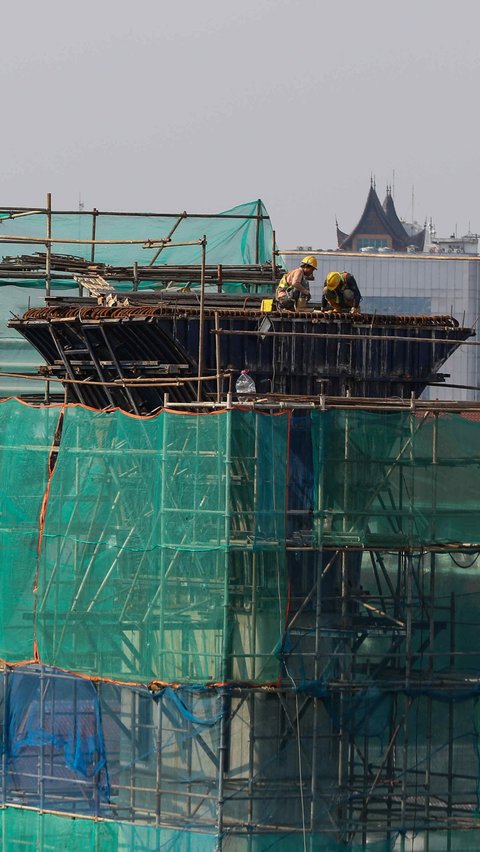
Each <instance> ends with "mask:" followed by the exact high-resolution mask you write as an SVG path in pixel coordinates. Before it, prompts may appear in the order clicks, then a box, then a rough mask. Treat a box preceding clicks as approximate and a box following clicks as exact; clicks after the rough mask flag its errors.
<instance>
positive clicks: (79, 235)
mask: <svg viewBox="0 0 480 852" xmlns="http://www.w3.org/2000/svg"><path fill="white" fill-rule="evenodd" d="M255 217H261V218H255ZM93 222H95V232H94V238H95V239H96V240H112V241H113V240H126V241H128V240H137V241H138V240H141V241H145V242H146V241H147V240H160V239H162V238H164V237H166V236H167V235H168V234H169V233H170V232H171V231H172V229H173V228H174V226H175V225H176V224H177V223H178V226H177V227H176V228H175V231H174V233H173V234H172V237H171V239H172V242H176V243H185V242H194V241H196V240H201V239H202V238H203V237H204V236H205V237H206V238H207V248H206V262H207V263H208V264H228V265H231V266H236V265H243V264H255V263H260V264H264V263H267V262H269V261H271V259H272V233H273V232H272V225H271V221H270V218H269V216H268V212H267V210H266V208H265V205H264V204H263V202H262V201H261V200H260V199H258V200H256V201H251V202H247V203H245V204H239V205H237V206H236V207H232V208H231V209H230V210H224V211H223V212H222V213H218V214H215V215H211V216H204V217H202V216H201V215H195V216H188V215H187V216H186V217H185V218H180V214H177V213H174V214H169V215H153V214H151V215H141V214H136V215H131V214H128V213H125V214H115V215H113V214H108V213H101V212H100V213H96V214H95V215H93V214H91V213H90V214H89V213H62V212H58V213H53V214H52V231H51V233H52V237H53V238H54V239H55V238H56V239H62V240H68V239H74V240H87V241H88V240H91V239H92V234H93ZM46 233H47V218H46V214H45V213H34V214H32V215H29V216H24V217H22V218H14V219H3V220H2V223H1V227H0V237H2V236H4V237H7V236H8V237H16V236H18V237H44V236H45V235H46ZM44 251H45V246H44V245H42V244H33V243H30V244H29V243H28V242H23V241H22V242H18V243H6V242H5V243H2V241H1V240H0V256H3V257H14V256H16V255H25V254H34V253H35V252H44ZM52 251H53V252H54V253H56V254H69V255H75V256H76V257H83V258H84V259H85V260H90V259H91V252H92V248H91V245H86V244H85V245H79V244H75V243H68V242H66V243H54V244H53V247H52ZM157 254H158V246H157V247H156V248H143V247H142V245H139V244H137V245H96V246H95V255H94V259H95V262H97V263H106V264H110V265H113V266H133V264H134V263H135V262H136V263H138V264H139V265H142V266H148V265H149V264H150V263H151V262H152V261H154V264H155V265H157V266H163V265H166V264H174V265H180V266H183V265H198V264H199V263H200V262H201V248H200V246H179V247H176V248H175V247H173V248H172V247H171V248H164V249H163V250H162V251H161V252H160V254H158V257H156V255H157ZM14 278H15V276H14V275H13V274H12V280H13V279H14ZM3 283H6V281H5V279H3V280H2V284H3ZM8 283H12V282H11V281H9V282H8ZM15 283H16V284H19V285H20V286H23V287H38V286H42V285H43V286H44V279H42V280H39V279H35V277H34V276H32V278H31V279H30V278H29V279H27V278H25V279H22V280H21V281H18V280H16V281H15ZM64 284H66V285H68V286H70V287H71V281H70V282H68V281H66V282H64ZM61 285H62V282H58V281H55V282H54V283H53V285H52V286H53V287H54V288H55V287H59V286H61Z"/></svg>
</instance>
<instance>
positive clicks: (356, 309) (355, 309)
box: [350, 308, 360, 314]
mask: <svg viewBox="0 0 480 852" xmlns="http://www.w3.org/2000/svg"><path fill="white" fill-rule="evenodd" d="M350 313H351V314H359V313H360V308H350Z"/></svg>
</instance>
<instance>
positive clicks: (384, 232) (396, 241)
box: [337, 181, 425, 251]
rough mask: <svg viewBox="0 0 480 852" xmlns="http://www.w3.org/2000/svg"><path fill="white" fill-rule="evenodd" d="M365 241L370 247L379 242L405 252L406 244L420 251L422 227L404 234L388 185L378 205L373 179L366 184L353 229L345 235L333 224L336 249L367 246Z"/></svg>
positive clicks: (423, 240) (352, 249)
mask: <svg viewBox="0 0 480 852" xmlns="http://www.w3.org/2000/svg"><path fill="white" fill-rule="evenodd" d="M369 240H371V243H372V246H374V247H375V246H378V245H379V244H382V245H383V246H384V247H385V248H390V249H392V250H393V251H406V250H407V248H408V247H409V246H414V247H415V249H416V250H417V251H422V250H423V245H424V242H425V228H423V229H422V230H420V231H418V232H417V233H415V234H413V235H410V234H408V233H407V231H406V230H405V228H404V226H403V225H402V223H401V221H400V219H399V218H398V216H397V211H396V210H395V204H394V202H393V196H392V193H391V190H390V188H389V187H387V194H386V197H385V201H384V202H383V205H382V204H381V203H380V199H379V197H378V195H377V193H376V189H375V184H374V183H373V181H371V183H370V191H369V193H368V196H367V201H366V204H365V208H364V210H363V213H362V215H361V217H360V220H359V222H358V224H357V225H356V226H355V228H354V229H353V231H352V232H351V233H350V234H346V233H345V232H344V231H341V230H340V228H339V227H338V223H337V242H338V248H339V249H342V250H343V251H359V250H360V249H361V248H364V247H366V246H368V243H369Z"/></svg>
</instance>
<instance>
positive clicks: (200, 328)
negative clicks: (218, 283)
mask: <svg viewBox="0 0 480 852" xmlns="http://www.w3.org/2000/svg"><path fill="white" fill-rule="evenodd" d="M201 245H202V265H201V269H200V316H199V320H198V383H197V402H200V400H201V398H202V383H201V380H200V379H201V375H202V372H203V333H204V328H203V326H204V322H205V267H206V255H207V238H206V236H205V234H204V235H203V237H202V241H201Z"/></svg>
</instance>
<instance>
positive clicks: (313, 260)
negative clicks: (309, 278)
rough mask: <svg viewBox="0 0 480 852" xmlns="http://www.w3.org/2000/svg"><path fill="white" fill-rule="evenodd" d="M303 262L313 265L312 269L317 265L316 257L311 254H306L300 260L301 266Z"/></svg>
mask: <svg viewBox="0 0 480 852" xmlns="http://www.w3.org/2000/svg"><path fill="white" fill-rule="evenodd" d="M304 263H305V264H308V266H313V268H314V269H316V268H317V266H318V263H317V258H316V257H314V256H313V254H307V256H306V257H304V258H303V260H302V266H303V264H304Z"/></svg>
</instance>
